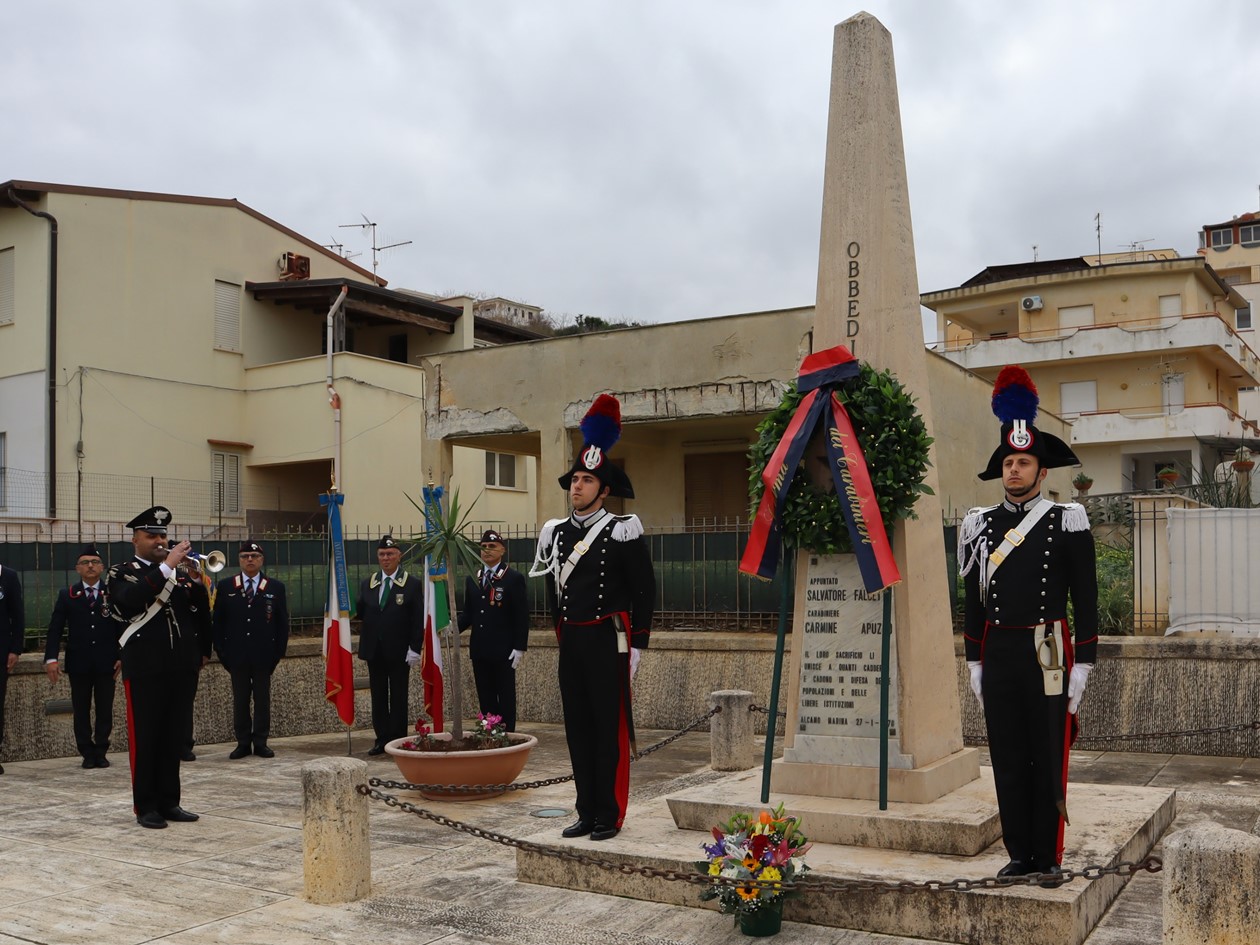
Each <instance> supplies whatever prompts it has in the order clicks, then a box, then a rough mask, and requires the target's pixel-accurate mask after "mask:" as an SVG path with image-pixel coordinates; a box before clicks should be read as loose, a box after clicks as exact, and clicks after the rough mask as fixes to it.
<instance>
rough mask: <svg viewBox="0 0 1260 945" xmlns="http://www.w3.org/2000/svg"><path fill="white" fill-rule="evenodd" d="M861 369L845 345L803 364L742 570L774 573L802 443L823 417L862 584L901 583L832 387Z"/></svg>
mask: <svg viewBox="0 0 1260 945" xmlns="http://www.w3.org/2000/svg"><path fill="white" fill-rule="evenodd" d="M860 371H861V365H860V364H859V363H858V360H857V359H856V358H855V357H854V356H853V354H852V353H851V352H850V351H849V349H848V348H846V347H845V346H844V345H836V346H835V347H834V348H828V349H827V350H826V351H819V352H816V353H815V354H811V355H810V356H809V357H807V358H806V359H805V360H804V361H802V362H801V369H800V371H799V372H798V374H797V377H796V389H797V390H798V391H801V392H804V393H805V396H804V397H802V398H801V402H800V403H799V404H798V405H797V407H796V412H795V413H794V414H793V415H792V419H791V420H790V421H789V422H788V425H787V428H786V429H785V430H784V431H783V436H782V437H781V438H780V440H779V444H778V446H776V447H775V448H774V452H773V453H772V454H771V455H770V459H769V461H768V462H767V463H766V468H765V469H764V470H762V473H761V481H762V483H763V484H764V485H765V491H764V492H763V493H762V495H761V504H760V505H759V506H758V508H757V516H756V518H754V519H753V525H752V533H751V534H750V535H749V536H748V546H747V547H746V548H745V549H744V556H743V558H741V559H740V562H739V570H740V571H742V572H744V573H745V574H752V575H755V576H757V577H760V578H765V579H767V580H769V579H770V578H772V577H774V572H775V570H776V569H777V568H778V566H779V553H780V548H781V546H782V543H783V537H782V525H781V522H782V520H783V506H784V503H785V502H786V501H787V496H788V491H789V490H790V489H791V488H792V477H793V476H794V475H795V474H796V468H797V466H798V465H799V464H800V461H801V456H802V455H804V453H805V447H806V446H807V445H808V443H809V439H810V437H811V436H812V435H813V432H814V430H815V428H816V427H817V426H818V423H819V421H822V422H823V423H825V424H826V429H827V437H826V439H827V465H828V466H829V467H830V469H831V478H832V481H833V482H834V483H835V487H836V496H837V497H838V498H839V500H840V508H841V510H842V511H843V512H844V520H845V524H846V525H847V526H848V529H849V538H850V540H851V542H852V544H853V553H854V554H855V555H856V556H857V561H858V568H859V570H860V571H861V573H862V583H863V584H864V585H865V587H866V591H867V593H873V592H875V591H878V590H883V589H884V588H886V587H890V586H891V585H893V584H898V583H900V581H901V573H900V572H899V571H898V570H897V562H896V561H895V560H894V559H893V553H892V547H891V545H889V543H888V533H887V532H886V531H885V529H884V519H883V517H882V516H881V515H880V512H879V502H878V501H877V500H876V499H875V489H874V487H873V486H872V485H871V475H870V472H869V470H868V469H867V468H866V457H865V456H864V455H863V453H862V446H861V444H859V443H858V438H857V433H856V432H855V431H854V429H853V421H852V420H851V419H850V418H849V412H848V411H847V410H845V408H844V404H842V403H841V402H840V397H839V395H838V394H837V393H836V391H835V386H836V385H837V384H839V383H840V381H843V380H846V379H848V378H852V377H856V376H857V375H858V374H859V373H860Z"/></svg>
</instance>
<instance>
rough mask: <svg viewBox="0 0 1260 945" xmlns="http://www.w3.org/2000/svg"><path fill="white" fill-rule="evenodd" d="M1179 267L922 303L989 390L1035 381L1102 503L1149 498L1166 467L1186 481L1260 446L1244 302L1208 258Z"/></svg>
mask: <svg viewBox="0 0 1260 945" xmlns="http://www.w3.org/2000/svg"><path fill="white" fill-rule="evenodd" d="M1170 255H1171V254H1169V253H1168V252H1167V251H1155V252H1151V253H1139V254H1136V255H1131V254H1117V255H1115V256H1104V257H1103V258H1102V259H1101V260H1098V259H1097V258H1095V259H1094V260H1093V263H1094V264H1091V261H1090V260H1087V259H1085V258H1076V259H1061V260H1045V261H1040V262H1032V263H1023V264H1017V265H1010V266H992V267H989V268H987V269H985V270H984V271H983V272H980V273H978V274H977V275H976V276H974V277H972V278H971V279H969V280H967V281H966V282H964V283H963V284H962V285H960V286H957V287H956V288H951V289H944V290H941V291H937V292H928V293H926V294H924V295H923V297H922V302H923V304H924V305H925V306H926V307H928V308H929V309H931V310H932V311H934V312H935V313H936V316H937V336H938V338H939V339H941V341H939V342H938V344H937V345H936V348H937V350H938V351H939V352H940V353H941V354H942V355H943V356H944V357H946V358H948V359H949V360H950V361H952V362H954V363H955V364H957V365H958V366H960V367H962V368H965V369H966V370H968V371H971V372H974V373H975V374H977V375H979V376H980V377H983V378H986V379H988V380H990V381H991V380H992V379H993V378H995V377H996V376H997V373H998V371H1000V370H1001V368H1002V367H1003V366H1004V365H1007V364H1022V365H1023V366H1024V367H1025V368H1027V370H1028V372H1029V374H1030V375H1031V376H1032V378H1033V380H1034V382H1035V383H1036V384H1037V387H1038V390H1039V393H1040V396H1041V407H1042V410H1044V411H1049V412H1051V413H1054V414H1058V415H1059V416H1060V417H1062V418H1063V419H1065V420H1067V421H1069V422H1070V424H1071V433H1070V439H1069V442H1070V443H1071V445H1072V447H1073V449H1074V450H1075V452H1076V454H1077V455H1078V456H1079V457H1080V459H1081V462H1082V469H1083V471H1084V472H1085V473H1086V474H1087V475H1089V476H1090V477H1091V478H1092V479H1093V480H1094V486H1093V490H1094V492H1096V493H1097V492H1119V491H1128V490H1132V489H1150V488H1153V487H1155V486H1157V485H1158V481H1157V479H1156V475H1155V474H1156V471H1157V470H1158V469H1160V468H1161V467H1163V466H1165V465H1173V466H1175V467H1176V468H1177V469H1178V470H1179V471H1180V472H1181V474H1182V476H1183V477H1185V479H1186V481H1189V480H1190V479H1191V477H1192V476H1197V475H1202V474H1203V473H1204V471H1205V470H1206V471H1207V473H1208V474H1209V475H1210V474H1211V473H1212V471H1213V470H1214V469H1215V468H1216V466H1217V464H1219V463H1220V462H1222V461H1223V460H1226V459H1228V458H1230V456H1231V454H1232V452H1233V451H1234V450H1236V449H1237V448H1238V446H1239V444H1240V442H1244V441H1245V442H1246V443H1247V445H1248V446H1250V447H1251V448H1253V449H1254V448H1255V447H1256V446H1258V445H1260V429H1258V428H1257V426H1256V424H1255V420H1256V419H1257V417H1256V416H1255V414H1254V413H1253V414H1252V415H1251V416H1250V418H1245V417H1244V412H1245V411H1246V410H1247V406H1246V402H1245V399H1244V398H1245V395H1246V388H1250V387H1254V386H1255V385H1256V384H1258V383H1260V360H1258V359H1257V356H1256V353H1255V351H1254V350H1253V348H1252V347H1251V344H1250V339H1251V337H1252V334H1251V332H1250V331H1249V330H1248V329H1243V330H1240V328H1241V326H1242V325H1244V324H1247V325H1248V327H1249V322H1248V321H1247V318H1248V316H1247V315H1246V309H1247V304H1248V303H1247V299H1246V298H1244V297H1243V296H1242V295H1241V294H1240V293H1239V290H1238V288H1237V287H1235V286H1234V285H1231V284H1229V282H1227V280H1226V279H1225V278H1224V277H1223V276H1222V275H1221V274H1220V273H1219V272H1218V270H1217V269H1216V268H1215V267H1214V266H1209V265H1208V264H1207V260H1205V259H1204V258H1202V257H1198V258H1188V259H1186V258H1176V257H1172V258H1170ZM1216 261H1217V260H1215V259H1213V260H1212V262H1213V263H1215V262H1216ZM1100 262H1101V264H1098V263H1100ZM1240 313H1242V315H1241V316H1240Z"/></svg>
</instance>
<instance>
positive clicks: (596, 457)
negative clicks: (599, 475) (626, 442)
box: [582, 446, 604, 469]
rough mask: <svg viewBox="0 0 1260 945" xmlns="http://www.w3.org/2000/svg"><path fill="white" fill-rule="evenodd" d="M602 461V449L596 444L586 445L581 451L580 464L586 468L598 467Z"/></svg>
mask: <svg viewBox="0 0 1260 945" xmlns="http://www.w3.org/2000/svg"><path fill="white" fill-rule="evenodd" d="M603 462H604V451H603V450H601V449H600V448H599V447H598V446H588V447H587V448H586V449H585V450H584V451H583V452H582V465H583V466H585V467H586V468H587V469H599V467H600V464H601V463H603Z"/></svg>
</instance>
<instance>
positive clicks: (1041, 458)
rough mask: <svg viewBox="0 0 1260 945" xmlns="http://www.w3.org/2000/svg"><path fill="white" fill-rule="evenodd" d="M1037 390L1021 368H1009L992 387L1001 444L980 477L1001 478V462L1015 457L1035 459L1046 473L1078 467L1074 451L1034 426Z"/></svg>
mask: <svg viewBox="0 0 1260 945" xmlns="http://www.w3.org/2000/svg"><path fill="white" fill-rule="evenodd" d="M1038 403H1039V400H1038V397H1037V388H1036V386H1035V385H1034V384H1033V382H1032V378H1031V377H1029V376H1028V372H1027V371H1025V370H1024V369H1023V368H1022V367H1020V366H1019V365H1007V366H1006V367H1004V368H1002V371H1001V373H1000V374H998V376H997V381H996V382H995V383H994V385H993V414H994V416H996V417H997V418H998V419H999V420H1001V421H1002V442H1001V443H1000V444H999V445H998V448H997V449H995V450H994V451H993V455H992V456H990V457H989V465H988V466H987V467H985V470H984V471H983V472H982V473H980V478H981V479H984V480H989V479H1001V478H1002V460H1004V459H1006V457H1008V456H1010V455H1011V454H1012V453H1027V454H1029V455H1030V456H1035V457H1036V458H1037V462H1039V463H1040V464H1041V466H1042V468H1043V469H1055V468H1057V467H1059V466H1077V465H1079V464H1080V462H1081V461H1080V460H1079V459H1077V458H1076V454H1075V453H1073V452H1072V448H1071V447H1070V446H1068V445H1067V444H1066V443H1064V442H1063V441H1062V440H1061V439H1059V438H1058V437H1057V436H1055V435H1054V434H1052V433H1046V432H1044V431H1042V430H1038V429H1037V428H1036V427H1035V426H1033V421H1034V420H1036V419H1037V404H1038Z"/></svg>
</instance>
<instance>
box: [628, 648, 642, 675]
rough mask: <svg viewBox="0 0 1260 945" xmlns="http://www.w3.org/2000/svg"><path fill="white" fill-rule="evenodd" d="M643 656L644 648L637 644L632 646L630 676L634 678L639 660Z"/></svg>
mask: <svg viewBox="0 0 1260 945" xmlns="http://www.w3.org/2000/svg"><path fill="white" fill-rule="evenodd" d="M642 658H643V650H642V649H640V648H639V647H637V646H632V647H630V678H631V679H634V674H635V671H636V670H637V669H638V668H639V660H641V659H642Z"/></svg>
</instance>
